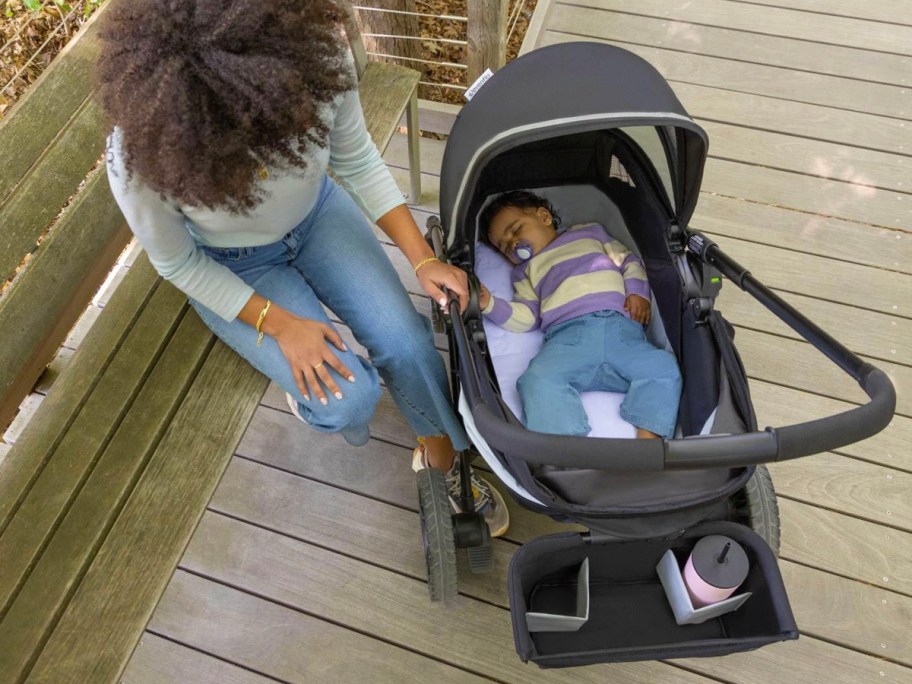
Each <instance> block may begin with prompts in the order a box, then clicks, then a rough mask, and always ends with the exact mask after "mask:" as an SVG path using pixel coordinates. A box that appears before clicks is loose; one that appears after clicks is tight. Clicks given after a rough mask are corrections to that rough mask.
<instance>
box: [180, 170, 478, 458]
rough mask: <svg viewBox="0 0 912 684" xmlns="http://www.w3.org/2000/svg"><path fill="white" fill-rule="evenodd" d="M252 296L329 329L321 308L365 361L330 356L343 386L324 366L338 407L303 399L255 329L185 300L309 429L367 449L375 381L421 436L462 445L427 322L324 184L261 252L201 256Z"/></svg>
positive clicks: (347, 354)
mask: <svg viewBox="0 0 912 684" xmlns="http://www.w3.org/2000/svg"><path fill="white" fill-rule="evenodd" d="M202 249H203V250H204V251H205V252H206V253H207V254H208V255H209V256H211V257H212V258H213V259H215V260H216V261H217V262H219V263H220V264H222V265H224V266H226V267H228V268H229V269H231V271H232V272H234V273H235V274H236V275H238V276H239V277H240V278H242V279H243V280H244V281H245V282H246V283H248V284H249V285H250V286H251V287H253V288H254V289H255V290H256V291H257V293H258V294H260V295H262V296H263V297H266V298H267V299H271V300H272V301H273V302H274V303H275V304H278V305H279V306H281V307H283V308H285V309H288V310H289V311H290V312H292V313H293V314H295V315H297V316H300V317H302V318H309V319H312V320H317V321H320V322H322V323H326V324H329V325H332V323H330V321H329V319H328V318H327V316H326V313H325V312H324V310H323V307H322V306H321V302H322V303H323V304H326V306H328V307H329V308H330V309H332V310H333V311H334V312H335V313H336V314H337V315H338V316H339V317H340V318H341V319H342V320H343V321H344V322H345V324H346V325H348V326H349V327H350V328H351V331H352V333H353V334H354V336H355V339H357V340H358V342H359V343H361V344H362V345H363V346H364V347H365V348H366V349H367V351H368V354H369V356H370V361H368V360H366V359H364V358H362V357H359V356H356V355H355V354H354V352H352V351H351V350H348V351H339V350H338V349H336V348H335V347H332V346H331V347H330V348H331V349H332V351H333V353H334V354H336V356H338V357H339V358H340V359H341V361H342V362H343V363H344V364H345V366H346V367H347V368H348V369H349V370H350V371H352V373H353V374H354V376H355V382H354V383H350V382H349V381H348V380H346V379H344V378H342V377H341V376H340V375H339V374H338V373H336V371H334V370H332V369H330V368H329V367H328V366H327V370H329V371H330V373H332V375H333V377H334V379H335V381H336V384H337V385H338V386H339V389H340V390H341V391H342V394H343V398H342V399H341V400H338V399H336V398H335V397H334V396H333V395H332V394H331V393H329V392H327V393H326V396H327V399H328V400H329V404H328V405H326V406H324V405H323V404H321V403H320V402H319V400H318V399H317V398H316V396H314V394H313V393H311V399H310V400H309V401H308V400H305V399H304V397H303V396H302V395H301V392H300V390H298V386H297V384H296V383H295V380H294V377H293V375H292V371H291V367H290V366H289V365H288V361H287V360H286V359H285V356H284V355H283V354H282V351H281V349H280V348H279V345H278V344H277V343H276V341H275V340H274V339H272V338H270V337H269V336H268V335H267V336H266V337H264V338H263V344H262V346H261V347H257V346H256V340H257V333H256V330H254V328H252V327H251V326H249V325H247V324H246V323H243V322H242V321H241V320H239V319H235V320H234V321H231V322H230V323H229V322H227V321H225V320H224V319H223V318H221V317H220V316H218V315H217V314H215V313H214V312H212V311H210V310H209V309H207V308H206V307H204V306H203V305H202V304H200V303H199V302H196V301H194V300H192V299H191V300H190V304H191V305H192V306H193V308H194V309H196V311H197V312H198V313H199V315H200V317H201V318H202V319H203V322H204V323H205V324H206V325H207V326H208V327H209V328H210V329H211V330H212V332H214V333H215V334H216V335H217V336H218V337H219V338H220V339H221V340H222V341H223V342H224V343H225V344H227V345H228V346H229V347H231V348H232V349H233V350H234V351H236V352H237V353H238V354H240V355H241V356H242V357H243V358H244V359H246V360H247V361H248V362H250V364H251V365H252V366H253V367H254V368H256V369H257V370H258V371H260V372H261V373H263V374H264V375H266V376H267V377H269V378H270V379H271V380H273V381H274V382H275V383H276V384H278V385H279V386H280V387H281V388H282V389H283V390H284V391H286V392H288V393H289V394H291V395H292V396H293V397H294V398H295V399H296V400H297V402H298V411H299V413H300V414H301V416H302V417H303V418H304V420H305V421H307V423H308V424H309V425H310V426H311V427H313V428H314V429H316V430H320V431H322V432H341V433H342V436H343V437H345V439H346V440H347V441H348V442H349V443H350V444H353V445H355V446H361V445H364V444H366V443H367V441H368V439H369V437H370V432H369V430H368V423H369V422H370V420H371V417H372V416H373V414H374V409H375V408H376V406H377V401H378V399H379V398H380V380H379V377H378V373H379V376H380V377H382V378H383V380H384V381H385V382H386V386H387V388H389V390H390V393H391V394H392V396H393V399H394V400H395V402H396V404H397V405H398V406H399V409H400V410H401V411H402V413H403V415H404V416H405V419H406V420H407V421H408V423H409V425H410V426H411V427H412V429H413V430H414V431H415V432H416V434H418V435H419V436H422V437H426V436H435V435H441V434H446V435H449V437H450V439H451V440H452V442H453V446H454V447H455V448H456V449H459V450H462V449H466V448H468V439H467V437H466V435H465V432H464V431H463V429H462V425H461V424H460V422H459V419H458V418H457V417H456V414H455V413H454V411H453V407H452V404H451V402H450V394H449V390H448V384H447V372H446V368H445V367H444V364H443V359H442V358H441V357H440V354H439V353H438V352H437V350H436V349H435V348H434V337H433V333H432V332H431V326H430V323H429V322H428V320H427V318H426V317H424V316H422V315H420V314H419V313H418V312H417V311H415V307H414V305H413V304H412V301H411V299H410V298H409V296H408V293H407V292H406V291H405V288H404V287H403V285H402V282H401V281H400V280H399V275H398V274H397V273H396V271H395V269H394V268H393V265H392V264H391V263H390V261H389V259H388V258H387V256H386V254H385V253H384V251H383V248H382V247H381V245H380V243H379V242H378V241H377V238H376V237H375V236H374V234H373V231H372V230H371V228H370V225H368V222H367V220H366V218H365V217H364V214H363V213H361V210H360V209H359V208H358V206H357V205H356V204H355V203H354V201H353V200H352V199H351V197H349V195H348V193H346V192H345V191H344V190H342V189H341V188H339V187H338V186H337V185H336V184H335V183H334V182H333V181H332V180H331V179H330V178H329V177H325V178H324V179H323V185H322V187H321V189H320V195H319V197H318V198H317V203H316V205H315V206H314V208H313V210H312V211H311V212H310V214H308V216H307V217H306V218H305V219H304V220H303V221H301V223H300V224H299V225H297V226H296V227H295V228H293V229H292V230H291V232H289V233H288V234H287V235H285V237H283V238H282V239H281V240H279V241H278V242H274V243H272V244H269V245H264V246H262V247H239V248H230V249H221V248H215V247H202Z"/></svg>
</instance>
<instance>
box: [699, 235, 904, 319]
mask: <svg viewBox="0 0 912 684" xmlns="http://www.w3.org/2000/svg"><path fill="white" fill-rule="evenodd" d="M715 237H716V238H717V242H718V244H719V246H720V247H721V248H722V249H723V250H724V251H725V252H726V254H728V255H729V256H731V258H732V259H734V260H735V261H737V262H738V263H740V264H742V265H743V266H744V267H745V268H747V269H748V270H750V271H751V273H753V274H754V276H755V277H756V278H757V279H758V280H760V281H761V282H762V283H763V284H764V285H766V286H767V287H770V288H773V289H776V290H779V291H782V292H789V293H791V292H795V293H798V294H803V295H807V296H812V297H819V298H822V299H827V300H829V301H832V302H840V303H843V304H849V305H852V306H856V307H859V308H861V309H869V310H872V311H879V312H880V313H884V314H887V315H890V316H902V317H903V318H910V317H912V309H910V306H909V304H908V302H912V277H910V276H908V275H904V274H898V273H892V272H890V271H886V270H881V269H876V268H872V267H870V266H860V265H858V264H854V263H849V262H846V261H837V260H835V259H827V258H824V257H818V256H815V255H812V254H801V253H799V252H793V251H790V250H786V249H780V248H778V247H769V246H766V245H758V244H756V243H753V242H743V241H740V240H733V239H732V238H728V237H724V236H715ZM833 332H834V333H835V332H837V331H833Z"/></svg>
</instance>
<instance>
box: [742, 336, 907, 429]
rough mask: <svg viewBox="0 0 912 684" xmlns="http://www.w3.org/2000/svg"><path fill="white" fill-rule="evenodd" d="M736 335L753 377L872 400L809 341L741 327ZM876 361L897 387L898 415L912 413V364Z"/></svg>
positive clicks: (858, 400)
mask: <svg viewBox="0 0 912 684" xmlns="http://www.w3.org/2000/svg"><path fill="white" fill-rule="evenodd" d="M736 338H737V340H738V343H737V344H738V351H739V352H740V354H741V357H742V359H744V364H745V366H746V367H747V368H748V376H749V377H750V378H751V379H753V378H757V379H760V380H765V381H767V382H771V383H774V384H779V385H785V386H786V387H794V388H795V389H799V390H803V391H806V392H810V393H814V394H822V395H823V396H827V397H830V398H832V399H840V400H844V401H849V402H852V403H855V404H862V403H867V402H868V401H869V399H868V396H867V395H866V394H865V393H864V392H862V390H861V387H859V385H858V384H857V383H856V382H855V381H854V380H852V379H851V378H850V377H849V376H848V375H846V374H845V373H843V372H842V370H840V369H839V368H838V367H837V366H836V365H835V364H833V363H832V362H831V361H830V360H829V359H828V358H826V357H825V356H824V355H823V354H821V353H820V352H819V351H817V350H816V349H815V348H814V347H813V346H811V345H810V344H808V343H806V342H798V341H795V340H789V339H784V338H781V337H777V336H776V335H769V334H767V333H763V332H758V331H756V330H748V329H739V330H738V331H737V332H736ZM867 360H868V361H870V359H867ZM876 365H877V367H878V368H880V369H881V370H882V371H884V372H885V373H886V374H887V375H888V376H889V377H890V380H891V381H892V382H893V385H894V387H895V388H896V394H897V405H896V413H897V415H903V416H906V417H910V416H912V368H910V367H909V366H900V365H896V364H892V363H886V362H884V361H879V362H877V364H876Z"/></svg>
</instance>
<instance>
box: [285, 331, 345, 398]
mask: <svg viewBox="0 0 912 684" xmlns="http://www.w3.org/2000/svg"><path fill="white" fill-rule="evenodd" d="M273 337H274V338H275V340H276V342H278V344H279V348H280V349H281V350H282V353H283V354H284V355H285V358H286V359H287V360H288V364H289V365H290V366H291V372H292V375H293V376H294V379H295V382H296V383H297V385H298V389H299V390H301V394H303V395H304V398H305V399H307V400H308V401H310V396H311V392H313V395H314V396H315V397H316V398H317V399H319V400H320V403H321V404H324V405H326V404H328V403H329V400H328V399H327V398H326V393H325V392H324V391H323V385H325V386H326V387H327V388H328V389H329V391H330V392H332V394H333V396H335V398H336V399H341V398H342V396H343V395H342V392H341V391H339V386H338V385H337V384H336V381H335V380H334V379H333V376H332V375H331V374H330V372H329V368H332V369H334V370H335V371H336V372H338V373H339V374H340V375H341V376H342V377H343V378H347V379H348V381H349V382H354V381H355V376H354V375H352V373H351V371H350V370H348V368H346V367H345V364H344V363H342V361H340V360H339V357H338V356H336V355H335V353H333V350H332V347H330V343H331V344H332V345H333V346H335V347H336V349H339V350H341V351H346V349H347V347H346V346H345V343H344V342H343V341H342V338H341V337H339V333H337V332H336V331H335V330H333V329H332V328H331V327H330V326H329V325H326V324H325V323H320V322H318V321H314V320H311V319H307V318H298V317H297V316H293V315H290V314H289V315H288V316H287V317H286V318H285V320H284V321H283V325H282V327H281V329H280V330H277V331H276V332H275V333H274V334H273ZM327 367H329V368H327ZM321 383H322V385H321ZM308 388H309V390H310V391H308Z"/></svg>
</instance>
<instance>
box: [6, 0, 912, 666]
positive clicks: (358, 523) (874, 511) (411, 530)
mask: <svg viewBox="0 0 912 684" xmlns="http://www.w3.org/2000/svg"><path fill="white" fill-rule="evenodd" d="M907 9H908V5H907V3H906V2H903V0H878V2H875V3H859V2H851V1H849V0H789V2H785V0H751V1H750V2H747V1H744V2H741V1H733V0H700V1H699V2H694V1H686V0H636V1H635V2H634V1H633V0H573V1H572V2H564V1H560V2H558V1H557V0H539V6H538V9H537V10H536V16H535V19H534V21H533V24H532V27H531V29H530V33H529V35H528V36H527V39H526V43H525V45H524V50H528V49H531V48H533V47H537V46H543V45H550V44H553V43H556V42H562V41H569V40H602V41H608V42H612V43H614V44H618V45H621V46H623V47H626V48H627V49H630V50H632V51H634V52H636V53H638V54H640V55H642V56H644V57H645V58H647V59H648V60H649V61H650V62H652V63H653V64H654V65H655V66H656V67H657V68H658V69H659V70H660V71H661V72H662V73H663V74H664V75H665V76H666V78H668V79H669V81H670V82H671V85H672V87H673V88H674V90H675V92H676V93H677V94H678V97H679V98H680V99H681V101H682V102H683V104H684V106H685V107H686V108H687V110H688V111H689V112H690V113H691V114H692V115H693V116H694V117H695V118H696V119H697V120H698V121H700V122H701V123H702V124H703V125H704V126H705V127H706V128H707V130H708V132H709V136H710V143H711V144H710V154H711V157H710V159H709V162H708V165H707V169H706V176H705V179H704V183H703V193H702V196H701V198H700V203H699V205H698V208H697V213H696V215H695V217H694V220H693V222H692V223H693V225H694V226H695V227H697V228H699V229H701V230H703V231H705V232H707V233H708V234H710V235H712V236H713V237H714V239H716V240H717V241H718V242H719V243H720V245H722V247H723V248H724V249H725V250H726V251H727V252H729V253H730V254H731V255H732V256H733V257H734V258H735V259H737V260H738V261H740V262H742V263H743V264H745V265H746V266H747V267H749V268H750V269H751V271H752V272H753V273H754V274H755V275H757V276H758V277H759V278H760V279H761V280H762V281H763V282H764V283H766V284H767V285H769V286H771V287H772V288H773V289H775V290H776V291H777V292H778V293H780V294H781V295H782V296H783V297H785V298H786V299H787V300H788V301H789V302H791V303H792V304H794V305H795V306H796V307H798V308H799V309H801V310H802V311H803V312H805V313H806V314H807V315H808V316H809V317H810V318H811V319H812V320H814V321H815V322H817V323H819V324H821V325H822V326H823V327H824V328H825V329H827V330H828V331H830V332H831V333H832V334H834V335H835V336H836V337H837V338H838V339H840V341H842V342H844V343H845V344H847V345H848V346H849V347H850V348H851V349H852V350H854V351H855V352H856V353H858V354H860V355H862V356H863V357H864V358H867V359H869V360H871V361H872V362H874V363H875V364H877V365H878V366H880V367H881V368H883V369H884V370H886V371H887V372H888V373H889V374H890V376H891V377H892V379H893V381H894V383H895V385H896V388H897V392H898V405H897V415H896V417H895V419H894V420H893V422H892V424H891V426H890V427H889V428H888V429H887V430H885V431H884V432H883V433H881V434H880V435H878V436H876V437H874V438H872V439H870V440H868V441H866V442H864V443H861V444H856V445H852V446H850V447H846V448H845V449H842V450H840V451H838V452H834V453H825V454H820V455H817V456H812V457H808V458H805V459H802V460H800V461H796V462H792V463H786V464H778V465H774V466H772V467H771V468H770V470H771V472H772V474H773V478H774V481H775V485H776V488H777V490H778V493H779V505H780V509H781V515H782V553H781V557H782V561H781V568H782V573H783V575H784V577H785V581H786V586H787V588H788V591H789V595H790V598H791V601H792V607H793V610H794V612H795V617H796V619H797V622H798V625H799V627H800V628H801V630H802V638H801V639H800V640H799V641H797V642H790V643H786V644H778V645H774V646H772V647H768V648H765V649H762V650H760V651H757V652H754V653H747V654H739V655H734V656H728V657H724V658H715V659H690V660H676V661H672V662H667V663H666V662H650V663H631V664H619V665H603V666H592V667H586V668H577V669H572V670H565V671H554V670H551V671H545V670H539V669H538V668H536V667H535V666H532V665H523V664H522V663H521V662H520V661H519V659H518V658H517V657H516V655H515V652H514V648H513V638H512V632H511V628H510V617H509V612H508V607H507V606H508V602H507V595H506V573H507V567H508V564H509V561H510V558H511V556H512V554H513V552H514V551H515V550H516V549H517V548H518V546H519V545H520V544H522V543H523V542H525V541H527V540H529V539H531V538H533V537H536V536H538V535H540V534H544V533H547V532H548V531H555V530H557V529H560V527H561V526H559V525H557V524H555V523H552V522H550V521H548V520H546V519H544V517H543V516H537V515H533V514H530V513H528V512H527V511H524V510H522V509H520V508H518V507H516V506H513V507H512V509H511V514H512V518H513V524H512V527H511V529H510V531H509V533H508V535H507V537H506V538H505V539H503V540H498V541H497V542H496V543H495V552H496V553H495V570H494V572H493V573H492V574H491V575H487V576H473V575H471V574H469V573H468V571H467V569H465V567H464V566H463V570H464V572H462V573H461V575H460V589H461V596H460V598H459V599H458V601H457V603H456V605H455V606H454V607H452V608H450V609H449V610H445V609H442V608H440V607H438V606H435V605H432V604H430V602H429V601H428V597H427V588H426V585H425V583H424V560H423V556H422V553H421V544H420V537H419V527H418V514H417V499H416V490H415V483H414V477H413V473H412V472H411V470H410V468H409V454H410V451H411V448H412V447H413V444H414V442H413V435H412V433H411V431H410V430H409V428H408V427H407V426H406V424H405V423H404V421H403V420H402V418H401V417H400V416H399V414H398V412H397V411H396V409H395V407H394V405H393V403H392V401H391V399H390V398H389V396H388V395H384V397H383V400H382V402H381V405H380V408H379V410H378V413H377V416H376V418H375V420H374V422H373V423H372V426H371V429H372V433H373V439H372V441H371V443H370V444H369V445H368V446H367V447H366V448H364V449H354V448H351V447H349V446H347V445H346V444H345V443H344V442H343V441H342V440H341V439H340V438H338V437H335V436H330V435H325V434H321V433H317V432H314V431H311V430H309V429H307V428H306V427H304V426H302V425H301V424H300V423H299V422H298V421H297V420H296V419H295V418H294V417H292V416H291V414H290V413H289V412H288V409H287V407H286V405H285V402H284V397H283V395H282V393H281V392H280V391H279V390H278V388H276V387H270V389H269V390H268V391H267V393H266V395H265V397H264V398H263V401H262V405H261V406H260V408H259V409H258V411H257V413H256V415H255V417H254V420H253V421H252V423H251V424H250V426H249V428H248V430H247V433H246V436H245V438H244V440H243V442H242V443H241V445H240V447H239V449H238V452H237V455H236V456H235V458H234V459H233V461H232V463H231V464H230V466H229V468H228V470H227V472H226V474H225V476H224V478H223V480H222V482H221V485H220V486H219V488H218V490H217V492H216V494H215V496H214V497H213V499H212V501H211V503H210V505H209V507H208V510H207V511H206V512H205V513H204V515H203V518H202V522H201V524H200V526H199V528H198V530H197V532H196V534H195V536H194V538H193V540H192V541H191V543H190V545H189V547H188V548H187V551H186V553H185V555H184V557H183V559H182V561H181V563H180V565H179V567H178V568H177V569H176V571H175V574H174V577H173V579H172V581H171V584H170V586H169V588H168V590H167V592H166V593H165V595H164V597H163V598H162V601H161V603H160V605H159V606H158V609H157V611H156V613H155V615H154V617H153V619H152V621H151V622H150V624H149V626H148V630H147V633H146V635H145V637H144V639H143V641H142V642H141V644H140V645H139V647H138V648H137V650H136V652H135V654H134V657H133V659H132V661H131V662H130V664H129V667H128V669H127V671H126V672H125V674H124V681H126V682H149V683H150V684H151V683H155V684H158V683H160V682H169V681H173V682H220V683H221V682H269V681H288V682H307V683H311V682H419V681H440V682H459V683H462V682H476V681H477V682H481V681H495V682H523V683H525V682H589V681H591V682H605V681H608V682H625V683H626V682H643V683H649V682H666V681H670V682H693V683H699V682H710V681H714V682H719V681H721V682H755V683H757V684H766V683H768V682H774V681H781V682H816V681H820V680H822V679H825V680H826V681H828V682H833V683H836V682H845V683H847V684H848V683H852V684H854V683H856V682H909V681H912V638H910V636H909V634H910V625H912V561H910V559H912V496H910V494H912V453H910V450H909V445H910V444H912V343H910V340H912V178H910V174H909V169H910V166H912V163H910V155H912V95H910V86H912V83H910V80H912V15H909V13H908V12H907V11H903V10H907ZM581 87H584V84H581ZM442 154H443V143H441V142H436V141H430V140H426V139H425V140H422V170H423V172H424V173H423V179H422V181H423V186H424V195H423V203H422V204H421V205H420V206H417V207H415V208H414V212H415V215H416V218H417V219H418V221H419V223H420V224H421V225H423V224H424V220H425V218H426V216H427V215H428V214H429V213H432V212H436V211H437V203H438V197H439V194H438V187H439V179H438V171H439V168H440V161H441V158H442ZM386 157H387V161H388V163H389V164H390V165H391V166H392V167H393V169H394V173H395V174H396V175H397V178H398V179H399V180H400V181H401V186H402V187H403V188H405V187H407V181H408V170H407V160H408V155H407V150H406V144H405V139H404V137H403V138H402V139H397V140H394V142H393V143H392V144H391V146H390V148H389V150H388V151H387V155H386ZM378 234H379V233H378ZM387 249H388V252H389V254H390V257H391V258H392V260H393V262H394V263H395V264H396V266H397V268H398V269H399V271H400V273H402V277H403V281H404V282H405V284H406V286H407V287H408V289H409V290H410V291H411V292H412V293H415V297H414V299H415V302H416V305H418V306H420V307H422V309H424V308H425V307H426V304H425V302H424V301H423V300H424V298H423V297H422V296H421V295H420V294H419V288H418V285H417V282H416V281H415V279H414V277H413V275H412V274H411V271H410V269H409V268H408V264H407V263H405V261H404V259H403V258H402V257H401V255H400V254H399V253H398V252H397V251H396V250H395V249H394V248H392V247H391V246H388V247H387ZM126 265H127V266H128V265H129V260H127V262H126ZM103 302H104V299H103V298H102V301H101V303H102V304H103ZM719 308H720V309H721V310H722V311H723V313H724V314H725V315H726V316H727V317H728V318H729V319H730V320H731V321H732V322H733V323H734V324H735V326H736V327H737V338H736V342H737V345H738V349H739V350H740V352H741V354H742V356H743V357H744V361H745V364H746V366H747V368H748V373H749V375H750V378H751V389H752V392H753V399H754V403H755V406H756V408H757V412H758V415H759V418H760V422H761V424H762V425H767V424H770V425H778V424H784V423H792V422H797V421H799V420H804V419H807V418H812V417H817V416H821V415H824V414H827V413H829V412H833V411H836V410H843V409H845V408H846V407H848V406H849V405H851V404H853V403H858V402H860V401H862V400H863V397H862V394H861V392H860V390H858V388H857V387H855V386H853V385H852V384H851V383H850V382H849V381H847V380H845V379H843V376H841V375H840V373H839V372H838V371H836V370H834V369H833V367H832V366H830V365H829V364H828V362H826V361H825V360H824V359H823V357H822V356H820V355H819V354H817V353H816V352H814V351H813V350H812V349H811V348H810V346H809V345H807V344H806V343H804V342H802V341H800V340H799V339H798V338H797V337H796V335H795V334H794V333H792V332H791V331H790V330H789V329H787V328H786V327H785V326H784V325H782V324H781V323H779V322H778V321H776V320H775V319H774V318H773V317H772V316H771V315H770V314H768V313H767V312H765V310H761V309H760V308H759V306H757V305H755V304H753V302H752V301H751V300H749V298H747V297H746V296H744V295H742V294H741V293H740V292H739V291H737V290H736V288H735V287H733V286H731V285H728V286H727V287H725V288H724V290H723V294H722V295H721V297H720V300H719ZM91 317H92V313H91V311H90V312H89V314H87V319H86V320H90V319H91ZM78 338H79V331H78V330H77V331H76V333H75V335H74V338H73V342H74V343H75V342H78ZM346 339H347V341H348V342H349V343H351V344H354V342H353V340H351V338H350V336H348V337H347V338H346ZM439 346H440V348H441V352H442V353H445V345H444V344H443V343H442V341H439ZM66 356H67V352H66V350H64V352H63V354H62V355H61V357H60V360H59V361H58V362H57V363H58V364H62V363H64V362H65V359H66ZM45 384H47V380H46V381H45ZM38 400H40V397H38V396H36V397H34V398H33V399H32V401H33V402H34V401H38ZM24 415H25V414H23V416H24ZM20 423H21V420H20ZM15 431H16V429H15V426H14V428H13V430H12V431H11V432H10V437H11V438H15ZM2 457H3V451H2V450H0V459H2Z"/></svg>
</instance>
